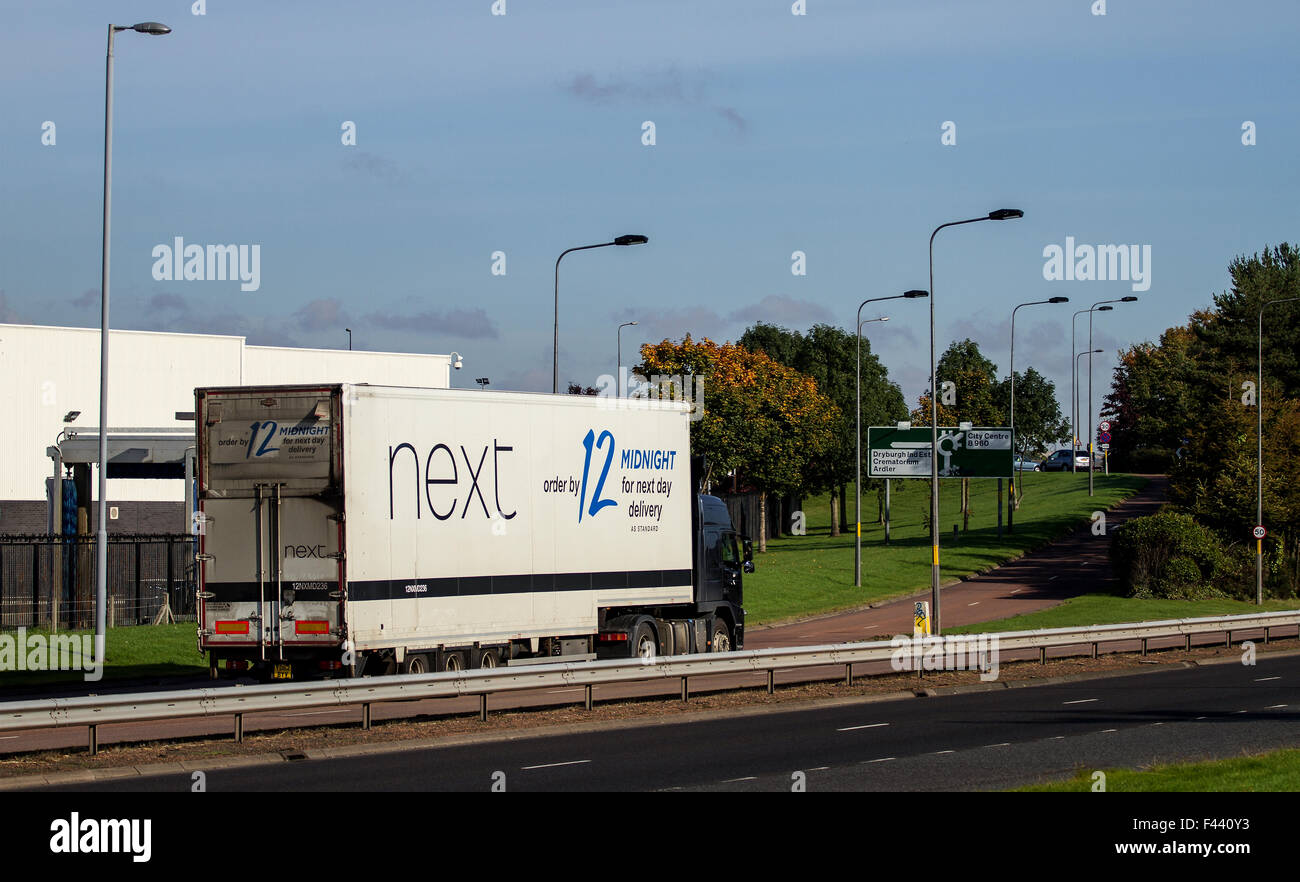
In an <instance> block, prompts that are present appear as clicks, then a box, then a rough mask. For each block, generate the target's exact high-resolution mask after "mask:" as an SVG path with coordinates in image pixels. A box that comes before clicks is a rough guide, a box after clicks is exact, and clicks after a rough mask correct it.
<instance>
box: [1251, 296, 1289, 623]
mask: <svg viewBox="0 0 1300 882" xmlns="http://www.w3.org/2000/svg"><path fill="white" fill-rule="evenodd" d="M1293 300H1300V297H1287V298H1285V299H1283V300H1269V301H1265V302H1264V303H1261V304H1260V306H1259V363H1258V364H1257V366H1256V369H1257V371H1258V374H1257V382H1256V384H1255V443H1256V446H1257V452H1258V464H1257V469H1258V476H1257V479H1256V480H1257V487H1258V499H1257V502H1256V504H1255V526H1257V527H1263V526H1264V307H1266V306H1272V305H1273V304H1274V303H1290V302H1292V301H1293ZM1255 603H1256V604H1258V605H1262V604H1263V603H1264V538H1263V537H1262V536H1259V537H1256V538H1255Z"/></svg>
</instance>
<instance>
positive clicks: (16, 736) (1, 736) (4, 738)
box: [0, 704, 1286, 741]
mask: <svg viewBox="0 0 1300 882" xmlns="http://www.w3.org/2000/svg"><path fill="white" fill-rule="evenodd" d="M1278 707H1286V705H1285V704H1280V705H1278ZM18 737H20V736H18V735H0V741H8V740H9V739H10V738H18Z"/></svg>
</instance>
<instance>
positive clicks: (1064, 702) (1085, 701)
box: [1061, 698, 1101, 704]
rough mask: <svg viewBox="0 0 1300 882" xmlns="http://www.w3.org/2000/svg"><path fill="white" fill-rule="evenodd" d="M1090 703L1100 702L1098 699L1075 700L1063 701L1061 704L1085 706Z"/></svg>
mask: <svg viewBox="0 0 1300 882" xmlns="http://www.w3.org/2000/svg"><path fill="white" fill-rule="evenodd" d="M1090 701H1101V699H1100V698H1076V699H1075V700H1074V701H1063V702H1061V704H1087V703H1088V702H1090Z"/></svg>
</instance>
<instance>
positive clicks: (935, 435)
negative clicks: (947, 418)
mask: <svg viewBox="0 0 1300 882" xmlns="http://www.w3.org/2000/svg"><path fill="white" fill-rule="evenodd" d="M1024 216H1025V213H1024V212H1023V211H1021V210H1020V209H1018V208H999V209H997V210H996V211H990V212H989V213H988V214H987V215H985V216H984V217H972V218H969V219H967V220H960V221H949V222H948V223H946V224H940V225H939V226H937V227H935V228H934V232H933V233H931V234H930V549H931V552H932V557H931V564H930V603H931V606H932V607H934V609H933V615H934V628H933V633H935V634H938V633H940V630H939V628H940V620H939V407H938V404H937V401H938V398H939V382H938V378H937V377H936V376H935V362H934V237H935V236H937V235H939V231H940V230H942V229H944V228H945V227H958V226H961V225H962V224H975V223H979V222H980V221H986V220H1012V219H1014V218H1020V217H1024Z"/></svg>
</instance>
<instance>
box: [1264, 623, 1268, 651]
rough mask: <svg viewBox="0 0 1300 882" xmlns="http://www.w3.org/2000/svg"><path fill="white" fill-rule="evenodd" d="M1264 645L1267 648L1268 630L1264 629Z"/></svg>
mask: <svg viewBox="0 0 1300 882" xmlns="http://www.w3.org/2000/svg"><path fill="white" fill-rule="evenodd" d="M1264 645H1265V646H1268V628H1267V627H1266V628H1264Z"/></svg>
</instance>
